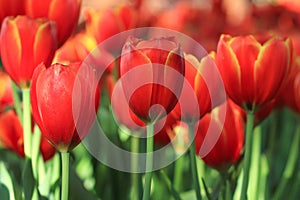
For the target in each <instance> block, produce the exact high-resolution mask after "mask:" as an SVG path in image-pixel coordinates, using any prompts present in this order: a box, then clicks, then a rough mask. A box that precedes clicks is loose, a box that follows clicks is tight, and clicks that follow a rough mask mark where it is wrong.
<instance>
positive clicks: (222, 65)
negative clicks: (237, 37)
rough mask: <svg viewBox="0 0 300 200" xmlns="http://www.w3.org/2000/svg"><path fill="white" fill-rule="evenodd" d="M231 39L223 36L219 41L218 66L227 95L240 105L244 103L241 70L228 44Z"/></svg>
mask: <svg viewBox="0 0 300 200" xmlns="http://www.w3.org/2000/svg"><path fill="white" fill-rule="evenodd" d="M230 39H231V38H230V37H229V36H227V35H222V36H221V38H220V40H219V43H218V48H217V66H218V68H219V70H220V74H221V76H222V78H223V81H224V85H225V89H226V92H227V94H228V95H229V96H230V98H231V99H233V100H234V101H235V102H236V103H237V104H239V105H240V104H243V103H244V102H243V100H242V98H241V94H242V88H241V70H240V66H239V61H238V59H237V57H236V55H235V53H234V51H233V49H232V48H231V47H230V45H229V44H228V41H230Z"/></svg>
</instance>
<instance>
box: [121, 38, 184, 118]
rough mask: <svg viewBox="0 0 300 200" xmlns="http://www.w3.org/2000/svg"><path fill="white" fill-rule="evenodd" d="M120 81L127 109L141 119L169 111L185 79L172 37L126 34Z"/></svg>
mask: <svg viewBox="0 0 300 200" xmlns="http://www.w3.org/2000/svg"><path fill="white" fill-rule="evenodd" d="M120 72H121V83H122V87H123V90H124V94H125V97H126V100H127V101H128V104H129V107H130V109H131V110H132V111H133V112H134V113H135V114H136V115H137V116H138V117H139V118H140V119H141V120H143V121H144V122H146V123H148V122H154V121H156V120H158V119H159V118H162V117H164V116H166V115H167V114H168V113H170V112H171V111H172V109H173V108H174V107H175V105H176V104H177V102H178V98H179V96H180V93H181V89H182V84H183V80H184V57H183V53H182V51H181V48H180V46H179V45H178V44H177V43H176V42H175V41H174V38H159V39H153V40H148V41H142V40H138V39H135V38H129V39H128V41H127V42H126V44H125V45H124V47H123V50H122V55H121V62H120Z"/></svg>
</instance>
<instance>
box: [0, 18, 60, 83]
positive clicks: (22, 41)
mask: <svg viewBox="0 0 300 200" xmlns="http://www.w3.org/2000/svg"><path fill="white" fill-rule="evenodd" d="M0 43H1V58H2V63H3V66H4V68H5V70H6V72H7V73H8V75H9V76H10V77H11V78H12V80H13V81H14V82H16V84H17V85H18V86H19V87H21V88H26V87H29V86H30V82H31V78H32V74H33V71H34V69H35V68H36V67H37V65H39V64H40V63H41V62H44V63H45V64H46V66H48V65H50V64H51V61H52V59H53V56H54V52H55V50H56V47H57V41H56V28H55V24H54V23H52V22H49V21H46V20H44V19H40V20H33V19H31V18H29V17H26V16H17V17H15V18H13V17H7V18H5V20H4V21H3V24H2V29H1V35H0Z"/></svg>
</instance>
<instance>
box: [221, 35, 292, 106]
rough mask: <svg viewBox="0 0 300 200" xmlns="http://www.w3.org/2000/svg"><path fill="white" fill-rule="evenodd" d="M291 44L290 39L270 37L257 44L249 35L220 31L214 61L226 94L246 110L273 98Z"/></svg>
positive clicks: (285, 68)
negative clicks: (234, 34)
mask: <svg viewBox="0 0 300 200" xmlns="http://www.w3.org/2000/svg"><path fill="white" fill-rule="evenodd" d="M291 48H292V44H291V40H290V39H286V40H282V39H278V38H271V39H269V40H267V41H266V42H265V43H264V44H260V43H259V42H258V41H257V40H256V39H255V38H254V37H253V36H251V35H249V36H238V37H231V36H229V35H222V36H221V38H220V40H219V43H218V48H217V65H218V68H219V70H220V73H221V76H222V79H223V82H224V85H225V89H226V92H227V94H228V96H229V97H230V98H231V99H232V100H233V101H234V102H235V103H236V104H238V105H239V106H241V107H242V108H244V109H245V110H249V111H256V110H257V109H259V108H260V107H261V106H264V105H265V104H266V103H268V102H270V101H271V100H272V99H274V98H275V97H276V95H277V92H278V90H279V89H280V87H281V85H282V83H283V82H284V81H285V78H286V75H287V74H288V71H289V67H290V61H291Z"/></svg>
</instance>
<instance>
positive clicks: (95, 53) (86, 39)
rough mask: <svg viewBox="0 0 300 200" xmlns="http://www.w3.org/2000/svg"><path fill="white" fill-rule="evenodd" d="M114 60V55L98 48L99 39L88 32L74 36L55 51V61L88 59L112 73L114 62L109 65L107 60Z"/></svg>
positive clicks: (64, 62) (68, 62)
mask: <svg viewBox="0 0 300 200" xmlns="http://www.w3.org/2000/svg"><path fill="white" fill-rule="evenodd" d="M103 58H105V59H107V60H114V58H113V56H112V55H111V54H110V53H108V52H106V51H104V50H102V51H99V49H98V48H97V41H96V39H95V38H94V37H92V36H91V35H90V34H88V33H87V32H80V33H78V34H76V35H75V36H74V37H71V38H69V39H68V40H67V41H66V42H65V43H64V45H63V46H61V47H60V48H59V49H58V50H57V51H56V53H55V57H54V59H53V63H62V64H66V65H67V64H70V63H74V62H82V61H86V62H88V63H90V64H92V63H93V64H92V65H94V66H97V67H98V69H99V70H100V71H101V70H102V69H104V68H105V70H106V72H108V73H110V72H111V71H112V70H113V66H114V63H113V64H111V65H109V67H107V66H106V65H105V61H104V60H103Z"/></svg>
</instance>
